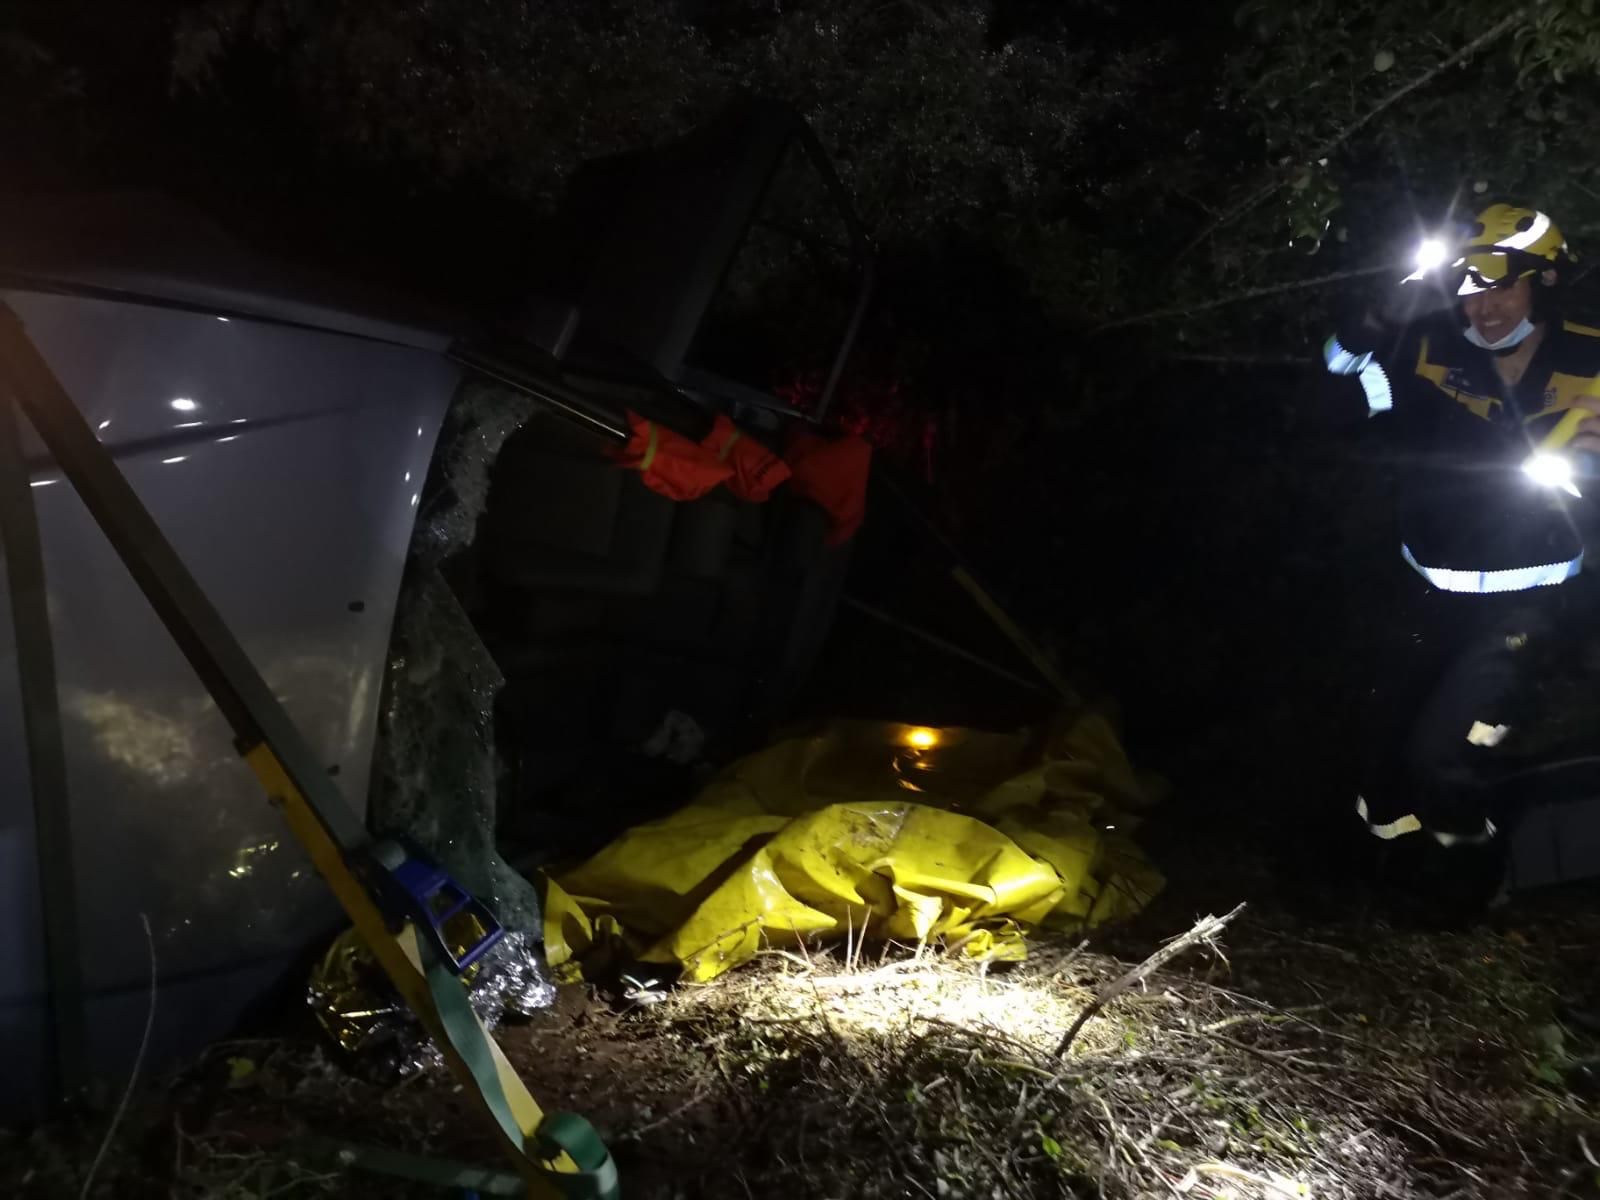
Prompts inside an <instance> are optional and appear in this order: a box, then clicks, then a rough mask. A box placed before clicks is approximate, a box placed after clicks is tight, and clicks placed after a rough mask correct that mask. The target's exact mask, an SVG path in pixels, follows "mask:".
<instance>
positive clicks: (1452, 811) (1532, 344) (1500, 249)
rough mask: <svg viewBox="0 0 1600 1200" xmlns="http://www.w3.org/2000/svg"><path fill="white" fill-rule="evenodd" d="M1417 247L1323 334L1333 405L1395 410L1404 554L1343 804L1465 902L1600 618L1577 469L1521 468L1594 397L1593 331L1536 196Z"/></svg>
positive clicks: (1480, 894)
mask: <svg viewBox="0 0 1600 1200" xmlns="http://www.w3.org/2000/svg"><path fill="white" fill-rule="evenodd" d="M1424 248H1425V251H1426V252H1427V253H1424V254H1419V264H1418V270H1417V271H1416V272H1414V273H1413V274H1412V275H1410V276H1408V277H1407V278H1406V279H1405V280H1404V281H1403V282H1402V283H1401V284H1400V285H1399V286H1398V287H1397V288H1396V289H1395V290H1394V291H1393V293H1392V294H1391V295H1390V296H1389V297H1388V299H1387V301H1386V302H1385V303H1384V304H1382V305H1381V306H1380V307H1379V309H1378V311H1376V312H1374V311H1370V310H1369V311H1368V312H1367V313H1365V314H1363V315H1362V316H1360V317H1359V318H1357V319H1356V320H1353V321H1346V322H1341V328H1340V330H1339V332H1338V334H1337V335H1336V336H1335V337H1333V338H1330V339H1329V340H1328V342H1327V344H1326V346H1325V348H1324V359H1325V362H1326V364H1327V367H1328V370H1329V371H1330V372H1332V373H1333V374H1334V375H1336V376H1340V377H1343V378H1344V380H1345V381H1346V383H1344V384H1342V385H1341V387H1340V389H1339V390H1341V391H1342V393H1343V399H1342V400H1341V401H1338V402H1337V403H1341V404H1343V405H1346V406H1347V407H1348V411H1349V412H1350V413H1351V415H1352V416H1353V417H1354V418H1355V419H1357V420H1359V419H1360V418H1361V414H1365V416H1366V417H1368V418H1370V419H1371V420H1372V421H1373V422H1374V423H1375V424H1376V423H1379V422H1381V423H1382V424H1383V425H1385V426H1387V429H1385V430H1384V431H1383V432H1384V433H1385V434H1386V435H1387V439H1392V450H1393V457H1394V459H1395V461H1396V462H1397V464H1398V466H1397V470H1396V488H1397V493H1398V495H1397V501H1398V504H1397V509H1398V525H1399V530H1398V532H1399V535H1400V541H1401V544H1400V546H1399V547H1397V550H1398V556H1399V558H1400V559H1401V561H1402V562H1403V563H1404V564H1405V566H1406V567H1407V568H1409V571H1410V583H1409V585H1403V586H1405V588H1406V592H1407V595H1406V597H1405V599H1404V602H1403V604H1402V605H1401V606H1399V607H1398V608H1397V609H1390V608H1388V607H1387V606H1386V609H1385V612H1384V613H1382V614H1378V616H1379V618H1380V619H1391V618H1393V617H1395V616H1396V615H1398V616H1399V617H1400V619H1401V620H1402V621H1403V622H1404V629H1405V632H1406V633H1407V635H1408V637H1407V640H1406V642H1405V644H1404V648H1403V649H1402V650H1401V651H1400V652H1398V653H1396V654H1395V655H1393V656H1392V657H1391V659H1390V661H1389V662H1387V663H1386V664H1385V666H1384V667H1383V669H1382V670H1381V676H1382V678H1381V679H1380V681H1379V683H1378V686H1377V687H1375V688H1374V695H1373V700H1374V701H1375V703H1374V705H1373V706H1372V710H1371V712H1370V713H1369V718H1371V719H1374V720H1375V723H1376V726H1377V728H1376V729H1375V730H1374V732H1373V734H1372V736H1371V737H1370V738H1369V740H1368V761H1367V763H1366V764H1365V767H1364V778H1363V782H1362V787H1361V790H1360V793H1359V795H1358V796H1357V798H1356V801H1355V807H1356V811H1357V814H1358V815H1359V817H1360V818H1361V820H1362V822H1364V824H1365V826H1366V831H1367V832H1368V833H1370V834H1371V835H1372V836H1373V837H1375V838H1377V839H1378V840H1379V841H1380V842H1381V843H1384V844H1386V845H1389V846H1395V845H1398V844H1400V843H1402V842H1403V843H1405V844H1406V845H1407V846H1408V847H1413V848H1415V849H1417V850H1418V851H1420V854H1419V857H1420V858H1421V859H1422V860H1424V862H1423V863H1421V864H1419V863H1417V862H1412V863H1410V864H1409V866H1408V872H1412V871H1415V870H1416V868H1417V867H1418V866H1421V867H1422V870H1423V874H1424V876H1425V877H1426V878H1427V879H1428V881H1429V886H1430V887H1431V888H1436V889H1438V890H1439V891H1440V892H1441V893H1448V895H1447V896H1444V895H1441V896H1437V897H1435V898H1437V899H1447V900H1448V902H1449V903H1451V904H1462V905H1464V906H1467V907H1470V906H1471V905H1472V904H1473V903H1475V902H1477V901H1481V900H1486V899H1488V897H1489V895H1490V893H1492V891H1493V889H1494V885H1495V884H1497V883H1498V881H1499V880H1500V878H1501V876H1502V874H1503V867H1502V864H1503V854H1504V841H1505V839H1504V837H1503V836H1497V834H1502V835H1503V833H1504V832H1505V827H1506V824H1507V821H1508V820H1514V819H1515V805H1514V803H1513V804H1510V806H1509V808H1508V807H1507V805H1508V799H1507V798H1508V791H1514V790H1515V789H1514V788H1513V789H1507V788H1506V787H1504V786H1503V785H1504V784H1505V783H1506V782H1507V780H1508V778H1511V777H1513V776H1515V775H1516V773H1517V768H1518V767H1519V766H1525V765H1526V760H1525V759H1524V758H1519V755H1520V754H1523V753H1525V752H1526V751H1527V750H1528V749H1529V748H1530V747H1532V746H1533V745H1534V744H1535V743H1536V742H1537V741H1538V739H1536V738H1531V737H1530V736H1529V734H1530V731H1531V727H1532V726H1533V725H1535V724H1537V722H1538V720H1539V700H1538V691H1539V682H1540V680H1541V678H1542V677H1543V676H1544V675H1546V674H1548V672H1549V670H1550V668H1551V665H1552V664H1560V663H1561V662H1562V660H1563V659H1565V660H1566V661H1567V662H1568V663H1570V661H1571V659H1572V657H1573V656H1572V655H1570V654H1566V653H1565V650H1566V649H1567V648H1568V647H1569V646H1570V645H1571V644H1572V642H1573V639H1574V638H1576V637H1578V636H1580V635H1581V633H1582V632H1583V631H1584V630H1585V629H1586V628H1587V626H1588V625H1589V624H1591V623H1592V622H1593V621H1594V620H1595V618H1596V616H1597V615H1600V613H1597V612H1596V610H1595V609H1594V607H1593V603H1592V592H1593V590H1594V589H1593V588H1592V587H1591V580H1592V577H1593V572H1594V571H1595V570H1600V560H1597V561H1595V562H1592V563H1591V564H1590V566H1589V570H1588V571H1585V570H1584V567H1585V557H1584V537H1583V531H1584V526H1585V524H1586V523H1587V522H1588V521H1589V519H1590V516H1589V511H1588V504H1587V502H1586V501H1583V500H1579V499H1577V498H1576V497H1575V496H1574V495H1572V494H1570V493H1571V492H1573V491H1580V492H1581V491H1583V490H1584V481H1583V480H1582V479H1578V480H1572V481H1569V482H1571V483H1573V484H1575V486H1574V487H1572V488H1570V489H1566V490H1564V489H1563V488H1562V487H1556V486H1549V485H1550V484H1551V483H1552V482H1560V481H1558V480H1552V479H1549V478H1546V479H1545V480H1544V481H1543V482H1540V481H1538V480H1536V479H1534V478H1531V477H1530V475H1529V473H1528V472H1527V471H1526V470H1525V469H1524V467H1525V464H1527V463H1528V461H1529V459H1530V455H1531V453H1532V452H1533V450H1534V448H1535V447H1536V446H1537V445H1538V443H1539V441H1540V439H1541V438H1542V437H1544V436H1545V435H1546V434H1547V433H1548V431H1549V430H1550V429H1551V428H1552V427H1553V426H1554V425H1555V424H1556V423H1557V422H1558V421H1559V420H1560V419H1561V417H1562V415H1563V414H1564V413H1565V412H1566V411H1567V410H1568V409H1570V408H1574V407H1578V408H1582V409H1584V410H1587V411H1588V412H1589V413H1591V414H1600V330H1597V329H1591V328H1588V327H1585V326H1582V325H1578V324H1575V323H1573V322H1571V321H1568V320H1565V319H1564V317H1563V314H1562V305H1561V299H1562V285H1563V283H1564V282H1565V280H1566V276H1567V273H1568V271H1569V269H1570V265H1571V261H1572V258H1571V255H1570V254H1569V252H1568V249H1567V244H1566V240H1565V239H1564V238H1563V236H1562V234H1561V231H1560V229H1559V228H1558V227H1557V226H1556V224H1555V223H1554V222H1553V221H1552V220H1551V218H1550V217H1549V216H1548V215H1546V214H1545V213H1543V212H1539V211H1538V210H1536V209H1533V208H1526V207H1519V206H1515V205H1510V204H1495V205H1492V206H1490V207H1488V208H1486V209H1484V210H1483V211H1482V212H1480V213H1478V214H1477V216H1476V217H1475V218H1474V219H1473V220H1472V221H1471V222H1470V223H1468V224H1467V225H1466V227H1465V228H1464V230H1462V231H1461V232H1460V234H1459V236H1458V237H1456V238H1451V239H1440V240H1437V241H1430V242H1427V243H1424ZM1357 385H1359V386H1357ZM1376 432H1378V431H1377V430H1376V429H1374V433H1376ZM1387 439H1386V440H1387ZM1583 451H1590V452H1600V419H1597V418H1596V417H1595V416H1593V415H1592V416H1590V417H1589V418H1588V419H1587V420H1586V421H1585V422H1584V424H1583V425H1582V426H1581V427H1580V431H1579V434H1578V436H1577V438H1576V439H1575V440H1574V441H1573V442H1572V443H1571V444H1570V445H1569V447H1568V452H1569V453H1571V454H1574V455H1576V454H1577V453H1579V452H1583ZM1565 461H1567V462H1571V461H1575V459H1568V460H1565ZM1592 486H1593V487H1594V490H1595V492H1596V494H1597V496H1600V479H1595V480H1593V481H1592ZM1595 553H1596V554H1597V555H1600V545H1597V546H1596V548H1595ZM1375 592H1376V594H1379V595H1381V594H1383V593H1382V590H1381V589H1375ZM1519 747H1520V749H1519Z"/></svg>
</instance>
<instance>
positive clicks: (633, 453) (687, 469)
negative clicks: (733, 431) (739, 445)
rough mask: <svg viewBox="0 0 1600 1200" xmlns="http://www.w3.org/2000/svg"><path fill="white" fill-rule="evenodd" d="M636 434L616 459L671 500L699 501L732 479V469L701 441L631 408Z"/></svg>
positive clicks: (647, 485)
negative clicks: (690, 438) (642, 415)
mask: <svg viewBox="0 0 1600 1200" xmlns="http://www.w3.org/2000/svg"><path fill="white" fill-rule="evenodd" d="M628 425H629V427H630V428H631V429H632V430H633V436H631V437H630V438H629V439H628V444H627V445H626V446H624V447H623V448H622V449H621V451H619V452H618V454H617V462H618V463H620V464H621V465H622V466H624V467H631V468H632V469H634V470H636V471H639V472H642V473H643V475H644V485H645V487H647V488H649V489H650V490H651V491H652V492H656V493H659V494H660V495H663V496H665V497H666V498H667V499H668V500H698V499H699V498H700V497H701V496H704V495H705V494H706V493H707V492H709V491H710V490H711V489H712V488H714V487H716V486H717V484H719V483H724V482H726V481H728V480H729V479H732V478H733V473H734V472H733V468H732V467H731V466H729V465H728V464H727V463H724V462H719V461H718V460H717V456H716V455H715V454H713V453H712V452H711V451H710V450H707V449H706V448H705V447H704V446H702V445H700V444H699V443H698V442H691V441H690V440H689V439H688V438H686V437H684V436H683V435H682V434H679V433H673V432H672V430H670V429H668V428H667V427H666V426H664V425H662V424H661V423H660V422H658V421H647V420H645V419H644V418H643V417H641V416H640V415H639V414H638V413H636V412H633V411H631V410H630V411H629V413H628Z"/></svg>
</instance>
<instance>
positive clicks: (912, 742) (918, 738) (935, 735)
mask: <svg viewBox="0 0 1600 1200" xmlns="http://www.w3.org/2000/svg"><path fill="white" fill-rule="evenodd" d="M938 744H939V731H938V730H937V729H929V728H927V727H926V726H918V727H916V728H914V729H908V730H906V745H908V746H910V747H911V748H912V749H913V750H932V749H933V748H934V747H935V746H937V745H938Z"/></svg>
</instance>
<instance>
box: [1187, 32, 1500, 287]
mask: <svg viewBox="0 0 1600 1200" xmlns="http://www.w3.org/2000/svg"><path fill="white" fill-rule="evenodd" d="M1526 15H1527V10H1526V9H1525V8H1520V7H1519V8H1515V9H1512V10H1511V12H1510V13H1509V14H1507V15H1506V16H1505V17H1503V18H1502V19H1501V20H1500V21H1498V22H1497V23H1496V24H1494V25H1491V26H1490V27H1489V28H1488V29H1486V30H1484V31H1483V32H1482V33H1480V34H1479V35H1478V36H1477V37H1475V38H1473V39H1472V40H1471V41H1470V42H1468V43H1467V44H1466V45H1465V46H1463V47H1461V49H1459V50H1457V51H1456V52H1455V53H1454V54H1452V55H1450V57H1449V58H1446V59H1444V60H1442V61H1440V62H1438V63H1435V64H1434V65H1433V66H1432V67H1430V68H1428V69H1427V70H1426V71H1424V72H1423V73H1422V74H1421V75H1418V76H1417V77H1416V78H1415V79H1413V80H1411V82H1410V83H1407V84H1404V85H1402V86H1401V87H1399V88H1396V89H1395V90H1394V91H1392V92H1390V93H1389V94H1388V95H1387V96H1385V97H1384V98H1383V99H1382V100H1380V101H1378V103H1377V104H1375V105H1373V106H1372V107H1371V108H1369V109H1368V110H1367V111H1366V113H1364V114H1363V115H1362V116H1360V117H1357V118H1356V119H1355V120H1354V121H1352V122H1351V123H1350V124H1349V125H1347V126H1345V127H1344V128H1343V129H1342V130H1340V131H1339V132H1338V133H1336V134H1334V136H1333V137H1331V138H1329V139H1328V140H1327V141H1326V142H1324V143H1322V145H1320V146H1318V147H1317V148H1316V149H1315V150H1313V151H1312V152H1311V153H1310V154H1307V155H1304V156H1303V157H1302V158H1301V159H1300V160H1299V161H1300V162H1302V163H1306V162H1316V161H1318V160H1319V159H1324V158H1327V157H1328V156H1329V155H1330V154H1332V153H1333V152H1334V151H1335V150H1337V149H1338V148H1339V147H1340V146H1342V145H1344V144H1345V143H1346V142H1347V141H1349V140H1350V139H1351V138H1352V137H1354V136H1355V135H1356V134H1357V133H1359V132H1360V131H1361V130H1362V129H1364V128H1366V126H1367V125H1369V124H1371V123H1372V121H1373V120H1374V119H1375V118H1377V117H1379V116H1381V115H1382V114H1383V113H1385V112H1387V111H1388V110H1389V109H1390V108H1392V107H1394V105H1396V104H1398V103H1399V102H1400V101H1401V100H1404V99H1405V98H1406V97H1407V96H1409V95H1410V94H1411V93H1412V92H1414V91H1416V90H1417V89H1418V88H1420V87H1424V86H1426V85H1427V84H1429V83H1432V82H1433V81H1434V80H1435V79H1437V78H1438V77H1439V76H1440V75H1442V74H1443V73H1444V72H1446V71H1448V70H1449V69H1450V68H1451V67H1453V66H1455V65H1456V64H1457V63H1461V62H1465V61H1466V60H1467V59H1468V58H1471V57H1472V56H1473V55H1474V54H1476V53H1477V52H1478V51H1479V50H1482V49H1483V48H1484V47H1485V46H1488V45H1490V44H1492V43H1494V42H1497V41H1499V40H1500V39H1501V38H1503V37H1504V36H1505V35H1506V34H1508V33H1510V32H1511V31H1512V30H1513V29H1515V28H1516V27H1517V25H1518V24H1519V23H1520V22H1521V21H1522V19H1523V17H1525V16H1526ZM1288 182H1289V177H1288V176H1287V175H1279V176H1278V177H1277V178H1276V179H1270V180H1268V181H1267V182H1266V183H1264V184H1262V185H1261V186H1260V187H1259V188H1257V189H1256V190H1255V191H1253V192H1251V193H1250V194H1249V195H1248V196H1246V197H1245V198H1244V199H1243V200H1241V201H1240V202H1239V203H1238V204H1236V205H1234V206H1233V207H1232V208H1230V209H1227V210H1225V211H1224V212H1222V213H1220V214H1218V215H1217V216H1216V217H1214V218H1213V219H1212V221H1211V223H1210V224H1209V225H1207V226H1206V227H1205V228H1204V229H1202V230H1201V231H1200V232H1199V233H1198V234H1196V235H1195V236H1194V238H1192V239H1191V240H1190V241H1189V243H1188V244H1187V245H1185V246H1184V248H1183V249H1182V250H1179V251H1178V253H1177V254H1176V255H1174V256H1173V259H1172V263H1171V265H1172V266H1176V265H1177V264H1178V263H1180V262H1182V261H1183V260H1184V259H1185V258H1187V257H1188V256H1189V254H1190V252H1191V251H1193V250H1194V249H1195V248H1196V247H1198V246H1200V245H1202V244H1204V243H1205V242H1207V241H1209V240H1210V238H1211V237H1212V235H1214V234H1215V233H1216V232H1217V231H1218V230H1219V229H1221V228H1223V226H1225V225H1229V224H1232V223H1233V222H1234V221H1235V220H1237V219H1238V218H1239V217H1242V216H1243V215H1244V214H1245V213H1247V212H1249V211H1250V210H1251V209H1253V208H1255V207H1256V205H1258V204H1260V203H1261V202H1262V201H1263V200H1266V199H1268V198H1270V197H1271V196H1274V195H1276V194H1277V193H1278V192H1279V191H1280V190H1282V189H1283V187H1284V186H1285V185H1287V183H1288Z"/></svg>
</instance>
